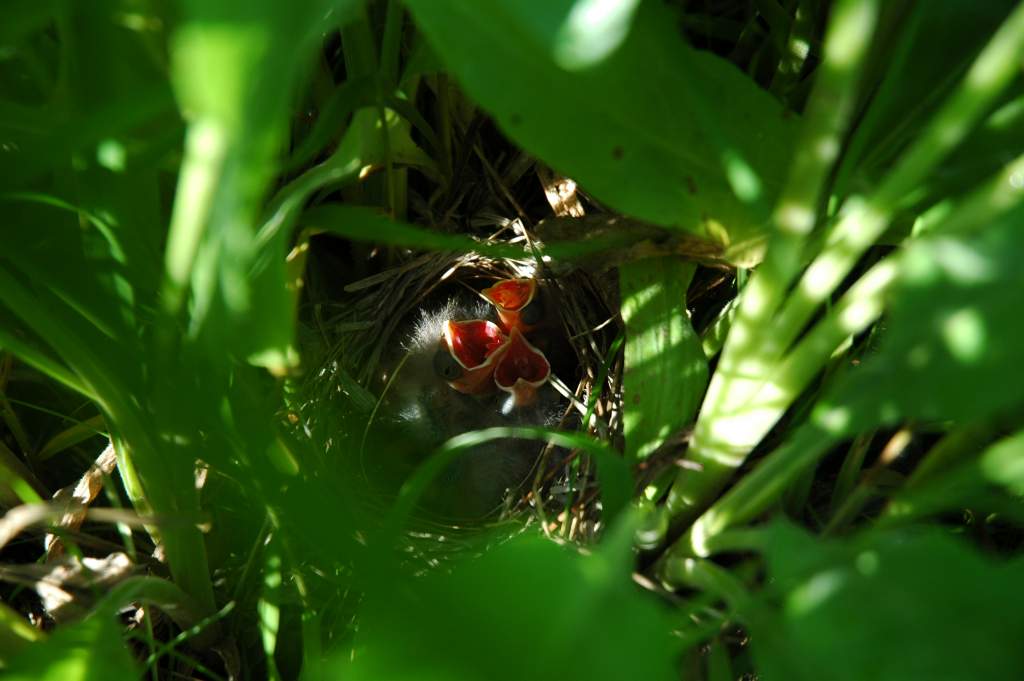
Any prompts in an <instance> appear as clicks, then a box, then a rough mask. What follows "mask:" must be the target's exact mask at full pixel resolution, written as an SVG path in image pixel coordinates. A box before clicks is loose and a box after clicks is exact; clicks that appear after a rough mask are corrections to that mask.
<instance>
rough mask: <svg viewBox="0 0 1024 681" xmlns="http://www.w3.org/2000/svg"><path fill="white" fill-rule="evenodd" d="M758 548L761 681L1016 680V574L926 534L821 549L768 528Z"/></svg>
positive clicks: (872, 537) (1023, 655) (1021, 625)
mask: <svg viewBox="0 0 1024 681" xmlns="http://www.w3.org/2000/svg"><path fill="white" fill-rule="evenodd" d="M764 546H765V549H766V553H767V559H768V573H769V578H770V584H771V586H770V587H769V588H768V589H767V590H766V592H765V593H764V594H763V595H762V600H763V601H767V602H768V603H770V604H771V605H772V606H773V608H774V610H775V612H774V614H773V615H770V616H765V615H764V612H765V611H764V610H759V611H758V615H759V616H758V617H756V618H754V619H753V620H752V627H751V633H752V636H751V641H752V642H753V647H754V655H755V660H756V662H757V665H758V670H759V672H760V673H761V674H762V675H763V678H764V679H765V680H766V681H774V680H775V679H788V680H792V681H800V680H801V679H808V680H810V679H819V678H821V676H822V673H823V670H827V676H828V678H830V679H836V680H837V681H844V680H847V679H848V680H850V681H854V680H856V681H860V680H862V679H876V680H877V681H905V680H906V679H935V680H939V681H943V680H948V681H961V680H963V679H972V680H975V679H976V680H979V681H995V680H997V679H999V680H1002V679H1005V680H1006V681H1010V680H1011V679H1016V678H1018V677H1019V675H1020V670H1021V669H1022V668H1024V648H1022V647H1021V645H1020V640H1021V635H1022V634H1024V593H1022V592H1021V590H1020V589H1019V588H1018V585H1019V584H1020V580H1021V579H1022V578H1024V563H1022V562H1021V561H1020V560H1019V559H1018V560H1016V561H1013V562H1011V563H1002V564H1000V563H995V562H993V561H992V560H991V559H989V558H987V557H984V556H982V555H979V554H978V553H976V552H975V551H974V550H973V549H971V548H969V547H968V546H966V545H964V544H963V543H961V542H959V541H957V540H954V539H953V538H951V537H949V536H947V535H944V534H941V533H940V532H939V531H936V530H914V531H910V532H903V533H888V534H881V533H874V534H869V535H865V536H862V537H859V538H857V539H855V540H852V541H848V542H842V543H838V542H836V543H828V544H823V543H822V542H821V541H820V540H817V539H815V538H813V537H811V536H809V535H807V534H804V533H803V532H802V531H799V530H797V529H795V528H793V527H791V526H788V525H785V524H781V523H780V524H777V525H776V526H775V527H773V528H772V529H771V531H770V532H769V536H768V537H767V540H766V541H765V542H764Z"/></svg>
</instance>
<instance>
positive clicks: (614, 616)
mask: <svg viewBox="0 0 1024 681" xmlns="http://www.w3.org/2000/svg"><path fill="white" fill-rule="evenodd" d="M625 538H626V539H628V538H629V537H628V535H627V536H626V537H625ZM617 544H623V545H622V546H616V547H614V549H613V550H610V551H606V552H599V553H597V554H595V555H590V556H581V555H579V554H576V553H573V552H571V551H569V550H567V549H566V548H564V547H559V546H556V545H554V544H552V543H551V542H549V541H547V540H545V539H542V538H538V537H520V538H518V539H515V540H513V541H511V542H509V543H508V544H506V545H504V546H502V547H500V548H497V549H495V550H493V551H491V552H490V553H488V554H486V555H484V556H483V557H481V558H479V559H475V560H473V561H471V562H466V563H464V564H462V565H461V566H460V567H458V568H457V569H456V570H455V571H454V572H452V573H451V574H433V575H430V576H428V577H426V578H425V579H423V580H422V581H419V582H417V583H414V584H411V585H408V588H402V589H395V588H394V584H393V583H387V584H383V585H381V586H382V587H384V588H382V589H379V590H377V591H375V592H374V594H373V595H372V596H370V597H369V598H368V600H367V601H366V603H365V608H364V613H365V619H364V621H363V624H362V625H361V626H360V637H359V641H358V643H357V649H356V651H355V654H354V662H352V663H351V665H347V664H346V665H345V666H346V667H347V669H346V670H345V671H346V672H347V673H346V674H345V676H346V678H357V679H374V680H383V679H399V678H420V679H442V678H443V679H510V680H512V679H516V680H519V679H541V678H544V679H588V680H590V681H601V680H602V679H608V680H611V679H622V678H641V679H648V680H649V681H655V680H657V679H674V678H676V673H675V671H674V644H673V641H672V639H671V637H670V635H669V628H668V622H667V616H666V615H665V614H664V613H662V612H661V611H659V609H658V607H657V606H656V604H655V603H654V602H653V600H651V598H650V597H649V596H647V595H646V594H643V593H642V592H641V591H640V590H639V588H638V587H637V586H636V585H635V584H633V583H632V581H631V580H630V572H629V571H630V565H629V562H630V561H629V560H628V559H625V560H624V559H623V556H627V557H628V556H629V555H630V552H629V548H628V543H624V542H617ZM617 554H622V555H617ZM397 651H401V654H396V652H397ZM339 671H340V670H339Z"/></svg>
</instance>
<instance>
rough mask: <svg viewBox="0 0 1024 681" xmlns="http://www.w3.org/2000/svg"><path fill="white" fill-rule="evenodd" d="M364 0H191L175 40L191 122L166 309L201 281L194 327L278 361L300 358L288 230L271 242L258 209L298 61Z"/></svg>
mask: <svg viewBox="0 0 1024 681" xmlns="http://www.w3.org/2000/svg"><path fill="white" fill-rule="evenodd" d="M359 6H361V2H359V0H318V1H317V2H312V3H304V4H303V5H302V6H301V7H293V6H290V5H282V4H280V3H275V2H268V1H263V2H246V1H243V0H230V1H227V2H221V3H207V2H202V1H200V0H190V1H188V2H185V3H184V7H183V17H182V21H181V22H180V23H179V24H178V26H177V30H176V32H175V34H174V38H173V41H172V57H173V59H172V80H173V82H174V85H175V90H176V93H177V96H178V98H179V100H180V103H181V106H182V109H183V111H184V112H185V113H186V114H187V115H188V117H189V132H188V138H187V143H186V156H185V159H184V161H183V164H182V169H181V176H180V179H179V190H178V193H177V196H176V198H175V207H174V215H173V218H172V221H171V233H170V235H169V239H168V246H167V261H166V276H165V280H164V285H163V296H162V297H163V301H164V305H165V311H166V312H167V313H169V315H170V316H173V317H177V316H179V315H181V314H182V313H183V310H184V308H185V303H186V300H187V294H188V293H189V290H190V289H191V294H192V303H193V304H192V307H191V309H190V311H189V312H190V315H191V321H190V326H191V331H192V334H193V337H196V338H198V337H202V338H204V339H205V341H206V343H207V344H208V345H209V346H212V347H216V346H220V347H222V348H224V349H227V350H228V352H229V353H231V354H233V355H235V356H236V357H241V358H248V359H250V361H253V362H254V363H257V364H260V365H263V366H266V367H268V368H270V369H272V370H275V371H283V370H285V369H286V368H288V367H290V366H293V365H294V364H295V363H296V362H297V359H298V358H297V355H296V353H295V351H294V349H293V347H292V342H293V336H294V326H295V325H294V318H295V314H294V307H295V303H294V296H293V295H292V293H291V292H290V291H289V290H288V289H287V286H286V281H285V276H286V270H285V263H284V258H285V254H286V251H285V247H286V243H285V239H284V238H281V239H277V240H275V241H273V242H272V243H270V244H269V250H266V249H261V248H260V247H259V244H258V243H257V235H256V232H257V230H256V220H257V219H258V215H259V208H260V204H261V203H262V201H263V200H264V199H265V193H266V191H267V189H268V187H269V183H270V180H271V178H272V177H273V173H274V171H275V170H276V166H277V154H278V152H279V150H280V148H281V146H282V143H283V139H284V133H285V130H286V124H287V117H288V110H287V107H288V104H289V102H290V98H291V95H292V94H293V93H294V92H295V90H296V86H297V84H298V78H299V74H300V73H301V72H300V68H301V67H303V66H305V65H306V63H307V60H310V59H311V58H312V56H313V55H314V54H315V50H316V49H317V47H318V46H319V42H320V36H321V32H322V31H323V30H324V28H325V27H326V26H327V25H328V22H339V23H344V22H345V21H347V20H348V19H349V18H351V13H352V11H353V10H354V9H355V8H358V7H359ZM264 246H267V244H264Z"/></svg>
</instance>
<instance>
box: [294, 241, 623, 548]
mask: <svg viewBox="0 0 1024 681" xmlns="http://www.w3.org/2000/svg"><path fill="white" fill-rule="evenodd" d="M534 237H535V235H534V234H532V233H531V232H530V231H529V230H528V229H527V228H526V227H524V226H523V224H522V223H521V222H520V221H515V222H510V223H507V224H506V225H505V226H504V227H503V228H502V229H500V230H498V233H497V234H496V235H493V236H492V237H491V239H490V240H491V241H492V242H493V240H495V239H503V240H504V241H505V243H509V244H521V245H522V246H523V252H524V257H523V258H522V259H509V258H494V257H488V256H485V255H481V254H478V253H420V252H413V251H407V250H402V251H399V252H397V253H394V252H392V253H389V256H390V257H391V258H392V263H391V264H390V265H389V266H387V267H384V268H381V269H380V270H379V271H377V272H375V273H373V274H372V275H371V276H368V277H365V278H362V279H360V280H358V281H353V282H349V283H348V284H347V285H345V287H344V290H343V291H342V292H341V293H340V294H339V295H337V296H335V297H334V298H333V299H326V298H322V299H315V298H314V297H313V296H310V297H309V299H308V300H307V301H306V303H307V304H306V305H305V306H304V319H305V322H306V323H305V325H304V326H305V329H306V337H305V339H304V342H303V346H304V355H305V364H306V366H307V369H308V370H307V371H306V373H305V379H304V382H303V384H302V386H301V389H300V391H299V395H300V399H299V400H298V404H299V405H300V409H299V411H300V412H301V414H302V417H303V421H304V424H305V425H306V429H307V432H308V433H310V434H311V435H312V436H313V439H314V441H315V442H316V443H317V444H318V445H319V449H321V450H322V452H323V454H324V462H329V463H328V465H336V464H337V465H340V466H341V467H342V470H343V473H342V474H343V476H345V477H346V479H347V480H349V481H350V482H352V481H354V482H355V484H354V485H353V489H354V490H356V491H358V492H359V496H360V497H361V498H362V499H363V501H364V502H365V504H366V505H367V506H368V507H370V508H376V509H378V510H384V509H386V508H388V507H389V506H390V505H393V503H394V496H393V491H392V493H391V494H389V493H387V492H382V491H381V490H380V489H378V488H377V487H375V486H374V485H373V484H369V481H368V480H367V475H366V466H365V460H364V452H365V451H366V449H367V433H368V432H369V431H370V428H369V425H368V424H372V423H373V422H374V420H375V419H378V420H379V418H380V414H379V410H380V406H381V397H382V394H383V393H384V392H385V391H386V389H387V383H386V381H385V380H383V375H384V374H385V373H386V365H387V364H388V355H389V348H395V347H398V346H400V345H401V344H402V342H403V341H404V340H405V337H406V336H407V334H408V328H409V325H410V324H411V323H413V321H414V320H415V319H416V317H417V315H418V314H420V311H421V310H423V309H427V308H429V307H430V306H431V305H432V304H435V303H436V301H437V300H439V299H443V298H445V297H446V296H451V295H453V293H457V292H461V294H462V295H476V294H478V293H479V291H481V290H482V289H483V288H485V287H487V286H490V285H492V284H493V283H494V282H495V281H497V280H501V279H509V278H535V279H537V280H539V281H542V282H543V284H544V286H545V290H546V291H547V292H548V295H549V296H550V298H551V301H552V303H553V304H552V305H551V307H552V308H553V310H554V311H555V313H556V315H557V320H558V325H559V326H560V328H559V329H558V332H559V333H560V334H563V335H564V340H565V341H566V347H568V348H571V351H570V354H571V356H570V357H569V358H568V359H569V361H568V362H562V364H563V365H568V366H569V367H570V370H568V371H566V370H563V371H562V372H561V373H559V374H558V375H557V376H556V375H554V374H553V375H552V378H551V383H552V384H553V386H554V387H555V388H556V389H557V390H558V392H559V393H561V400H560V409H561V411H560V414H559V416H558V418H557V419H556V420H555V422H554V423H550V424H549V427H550V428H552V429H553V430H556V431H563V432H564V431H572V432H577V433H578V432H583V433H586V434H587V436H588V437H591V438H597V439H600V440H602V441H604V442H607V443H609V444H611V445H612V446H616V445H617V444H618V443H621V441H622V437H621V433H622V423H621V408H620V402H621V393H620V387H621V377H622V356H621V352H619V348H620V347H621V336H622V326H621V320H620V319H619V318H618V314H617V310H618V304H617V299H616V296H617V287H616V281H615V279H614V277H610V276H609V274H607V273H605V274H601V273H595V272H591V271H585V270H583V269H578V268H575V267H572V266H569V265H565V264H560V263H552V262H550V261H549V260H548V259H546V258H543V257H537V255H538V251H537V249H536V248H534V247H533V244H534ZM617 339H619V340H618V342H617ZM585 419H586V423H584V420H585ZM432 444H438V443H432ZM536 447H537V449H538V450H540V453H539V456H538V464H537V465H536V466H535V467H534V468H533V470H532V473H531V479H530V480H528V481H526V483H525V484H524V485H522V487H521V488H520V490H519V491H518V492H516V493H515V494H514V495H509V496H507V497H506V499H505V503H504V504H503V506H502V507H501V509H500V510H497V511H496V512H495V513H491V514H489V515H488V516H487V519H486V523H485V524H486V526H488V527H494V526H495V525H498V524H502V523H503V521H507V520H509V519H510V518H515V519H517V520H525V521H526V523H525V524H526V525H530V524H532V523H539V524H540V526H541V527H542V528H543V531H545V532H546V533H548V534H551V535H557V536H560V537H564V538H566V539H568V540H573V541H581V542H587V541H589V540H590V539H592V538H593V537H594V535H595V534H596V533H597V532H598V531H599V529H600V524H601V512H600V511H601V508H600V497H599V495H598V490H597V485H596V478H595V466H594V463H593V461H591V460H590V457H588V456H587V455H586V454H585V453H584V452H583V451H580V450H574V449H570V448H565V447H556V446H554V445H552V444H550V443H548V442H543V441H537V442H536ZM515 526H517V527H522V526H523V523H521V522H520V523H515ZM478 527H479V524H476V525H475V526H474V528H473V529H472V530H470V529H468V528H466V526H465V524H464V523H461V522H454V521H452V520H451V519H447V518H444V517H438V516H436V515H432V514H431V513H430V512H428V511H422V512H417V513H415V514H414V518H413V531H412V532H410V535H409V536H410V537H413V538H416V537H418V538H420V539H422V540H423V541H424V542H425V544H426V545H429V544H432V543H436V539H437V538H438V536H442V537H446V538H448V539H450V538H451V536H452V535H453V534H457V533H460V532H463V531H466V532H469V531H475V530H476V529H477V528H478Z"/></svg>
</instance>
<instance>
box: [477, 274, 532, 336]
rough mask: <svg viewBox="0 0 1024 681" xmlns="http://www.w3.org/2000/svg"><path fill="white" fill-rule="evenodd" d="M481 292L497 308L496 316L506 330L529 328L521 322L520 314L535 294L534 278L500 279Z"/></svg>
mask: <svg viewBox="0 0 1024 681" xmlns="http://www.w3.org/2000/svg"><path fill="white" fill-rule="evenodd" d="M481 294H482V295H483V296H484V297H485V298H487V300H488V301H490V303H491V304H492V305H494V307H495V308H497V310H498V317H499V318H500V319H501V323H502V326H504V327H505V329H506V330H509V331H511V330H512V329H520V330H522V331H528V330H529V328H530V327H529V325H527V324H524V323H523V320H522V319H521V314H522V312H523V310H524V309H526V306H527V305H529V304H530V303H531V302H533V298H534V296H536V294H537V281H536V280H535V279H502V280H501V281H499V282H498V283H496V284H495V285H494V286H491V287H490V288H486V289H484V290H483V291H481Z"/></svg>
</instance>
